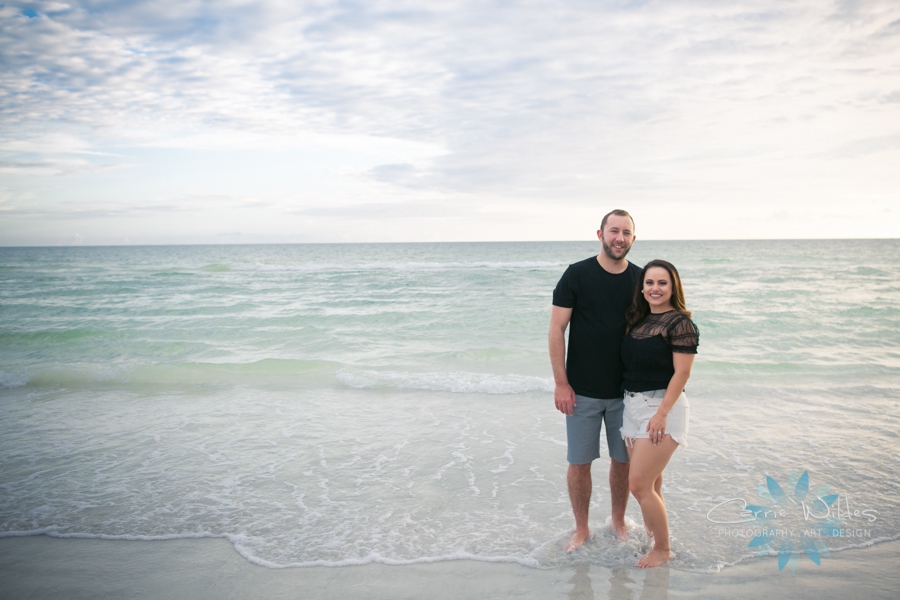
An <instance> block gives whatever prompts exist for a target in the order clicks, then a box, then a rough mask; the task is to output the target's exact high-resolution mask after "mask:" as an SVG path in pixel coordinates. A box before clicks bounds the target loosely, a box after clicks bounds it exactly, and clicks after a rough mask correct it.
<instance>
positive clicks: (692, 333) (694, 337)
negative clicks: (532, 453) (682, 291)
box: [669, 315, 700, 354]
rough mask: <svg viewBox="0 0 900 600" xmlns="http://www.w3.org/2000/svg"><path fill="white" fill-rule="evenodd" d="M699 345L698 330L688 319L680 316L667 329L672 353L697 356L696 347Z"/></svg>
mask: <svg viewBox="0 0 900 600" xmlns="http://www.w3.org/2000/svg"><path fill="white" fill-rule="evenodd" d="M699 345H700V330H699V329H697V326H696V325H694V322H693V321H691V320H690V319H689V318H687V317H685V316H683V315H681V318H680V319H677V320H676V321H674V322H673V323H672V325H671V326H670V327H669V346H670V347H671V348H672V352H681V353H683V354H697V346H699Z"/></svg>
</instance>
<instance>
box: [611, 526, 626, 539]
mask: <svg viewBox="0 0 900 600" xmlns="http://www.w3.org/2000/svg"><path fill="white" fill-rule="evenodd" d="M610 527H612V530H613V531H614V532H615V533H616V537H618V538H619V541H620V542H627V541H628V527H626V526H625V523H624V522H623V523H611V524H610Z"/></svg>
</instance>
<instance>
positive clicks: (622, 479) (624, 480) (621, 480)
mask: <svg viewBox="0 0 900 600" xmlns="http://www.w3.org/2000/svg"><path fill="white" fill-rule="evenodd" d="M628 465H629V463H623V462H619V461H617V460H616V459H614V458H610V459H609V498H610V502H611V504H612V518H611V521H612V526H613V529H615V530H616V535H617V536H619V539H620V540H621V541H623V542H624V541H625V540H627V539H628V530H627V529H626V528H625V509H626V508H627V507H628V496H629V490H628V470H629V469H628Z"/></svg>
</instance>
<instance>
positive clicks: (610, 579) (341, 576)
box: [0, 536, 900, 600]
mask: <svg viewBox="0 0 900 600" xmlns="http://www.w3.org/2000/svg"><path fill="white" fill-rule="evenodd" d="M898 559H900V541H894V542H888V543H883V544H878V545H876V546H873V547H870V548H862V549H857V550H847V551H844V552H839V553H836V554H835V555H833V558H827V559H823V561H822V565H821V566H816V565H815V564H813V563H812V562H810V561H809V560H808V559H806V558H803V559H802V560H801V562H800V565H799V567H798V569H797V572H796V573H791V572H790V570H788V569H785V570H784V571H779V570H778V566H777V561H776V559H775V558H774V557H764V558H757V559H752V560H748V561H745V562H743V563H741V564H739V565H736V566H734V567H728V568H725V569H723V570H722V571H721V572H719V573H716V574H698V573H686V572H683V571H677V570H673V569H668V568H665V567H663V568H659V569H651V570H646V571H644V570H640V569H636V568H624V567H616V568H611V569H610V568H607V567H602V566H597V565H587V564H581V565H570V566H566V567H562V568H558V569H549V570H539V569H531V568H528V567H523V566H521V565H518V564H509V563H487V562H477V561H465V560H463V561H444V562H436V563H420V564H413V565H405V566H389V565H383V564H369V565H364V566H358V567H337V568H328V567H314V568H288V569H268V568H265V567H260V566H257V565H254V564H252V563H250V562H248V561H246V560H245V559H244V558H242V557H241V556H240V555H238V554H237V552H235V550H234V548H233V547H232V546H231V544H230V543H229V542H228V541H227V540H224V539H191V540H170V541H151V542H139V541H109V540H90V539H58V538H50V537H46V536H34V537H10V538H2V539H0V582H2V583H0V587H2V589H3V597H4V598H11V599H18V598H29V599H32V598H33V599H42V598H70V599H77V598H138V597H140V598H171V599H192V600H202V599H205V598H209V599H221V598H425V597H427V598H506V597H516V598H610V599H616V600H618V599H638V598H641V599H644V600H649V599H654V600H657V599H665V598H754V599H755V598H779V597H810V598H816V599H817V600H827V599H832V598H833V599H835V600H837V599H841V600H843V599H844V598H847V597H853V598H866V599H868V598H897V597H898V590H900V569H898V568H897V565H898V564H900V560H898Z"/></svg>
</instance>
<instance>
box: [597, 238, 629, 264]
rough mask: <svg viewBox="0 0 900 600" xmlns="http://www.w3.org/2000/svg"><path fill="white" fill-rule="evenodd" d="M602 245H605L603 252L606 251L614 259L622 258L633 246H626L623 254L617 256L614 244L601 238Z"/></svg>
mask: <svg viewBox="0 0 900 600" xmlns="http://www.w3.org/2000/svg"><path fill="white" fill-rule="evenodd" d="M600 245H601V246H602V247H603V252H605V253H606V255H607V256H608V257H610V258H611V259H613V260H622V259H623V258H625V256H626V255H627V254H628V251H629V250H631V246H626V247H625V249H624V250H623V252H622V256H616V255H615V254H613V249H612V246H610V245H609V244H607V243H606V242H604V241H603V240H600Z"/></svg>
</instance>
